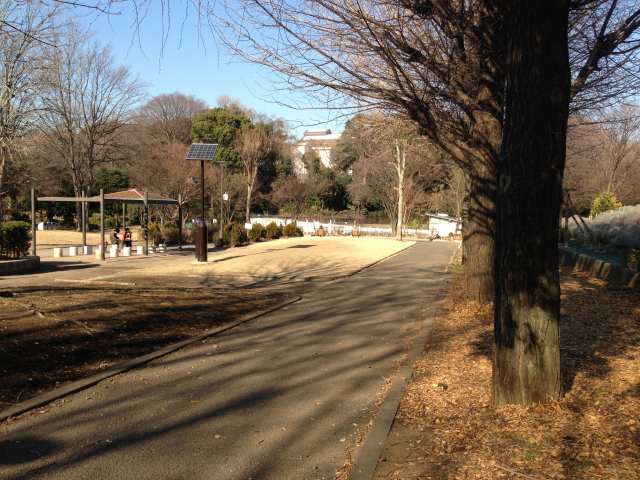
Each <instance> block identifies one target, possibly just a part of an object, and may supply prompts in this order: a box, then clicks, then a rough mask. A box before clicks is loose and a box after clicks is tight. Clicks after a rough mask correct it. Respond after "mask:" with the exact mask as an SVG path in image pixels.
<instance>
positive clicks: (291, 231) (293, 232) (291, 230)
mask: <svg viewBox="0 0 640 480" xmlns="http://www.w3.org/2000/svg"><path fill="white" fill-rule="evenodd" d="M282 234H283V235H284V236H285V237H302V235H303V232H302V229H301V228H298V225H297V224H296V222H293V223H288V224H287V225H285V226H284V229H283V230H282Z"/></svg>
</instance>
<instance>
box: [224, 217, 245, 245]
mask: <svg viewBox="0 0 640 480" xmlns="http://www.w3.org/2000/svg"><path fill="white" fill-rule="evenodd" d="M248 240H249V239H248V237H247V231H246V230H245V228H244V227H243V226H242V225H240V224H238V223H235V222H233V223H229V224H227V225H225V227H224V232H223V237H222V245H223V246H229V247H237V246H240V245H244V244H245V243H247V242H248Z"/></svg>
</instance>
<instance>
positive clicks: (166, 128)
mask: <svg viewBox="0 0 640 480" xmlns="http://www.w3.org/2000/svg"><path fill="white" fill-rule="evenodd" d="M206 109H207V104H206V103H205V102H204V101H203V100H200V99H198V98H196V97H194V96H192V95H185V94H183V93H180V92H174V93H168V94H162V95H156V96H155V97H153V98H152V99H151V100H149V101H148V102H147V103H145V104H144V105H143V106H142V107H141V108H140V111H139V116H140V120H141V122H142V123H143V124H144V126H145V127H146V128H147V130H148V132H149V134H150V135H151V136H152V137H154V138H155V139H157V140H158V141H162V142H165V143H183V144H185V145H187V144H189V143H191V120H192V119H193V117H194V116H195V115H196V114H198V113H200V112H201V111H203V110H206Z"/></svg>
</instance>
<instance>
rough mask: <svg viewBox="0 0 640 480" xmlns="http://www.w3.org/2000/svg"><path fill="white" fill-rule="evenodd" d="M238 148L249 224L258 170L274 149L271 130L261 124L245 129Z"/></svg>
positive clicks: (237, 143) (240, 135)
mask: <svg viewBox="0 0 640 480" xmlns="http://www.w3.org/2000/svg"><path fill="white" fill-rule="evenodd" d="M236 148H237V150H238V153H239V154H240V158H241V159H242V168H243V171H244V177H245V181H246V190H247V197H246V206H245V222H246V223H249V222H250V221H251V196H252V194H253V191H254V189H255V187H256V179H257V178H258V170H259V168H260V165H261V164H262V163H263V162H264V160H265V159H266V158H267V155H268V154H269V152H270V151H271V148H272V141H271V135H270V132H269V130H268V129H267V128H266V126H265V125H264V124H261V123H258V124H256V125H247V126H245V127H243V128H242V130H241V132H240V134H239V135H238V137H237V139H236Z"/></svg>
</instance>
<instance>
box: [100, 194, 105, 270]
mask: <svg viewBox="0 0 640 480" xmlns="http://www.w3.org/2000/svg"><path fill="white" fill-rule="evenodd" d="M105 248H106V247H105V241H104V190H103V189H102V188H101V189H100V260H102V261H104V259H105V252H104V251H105Z"/></svg>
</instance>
